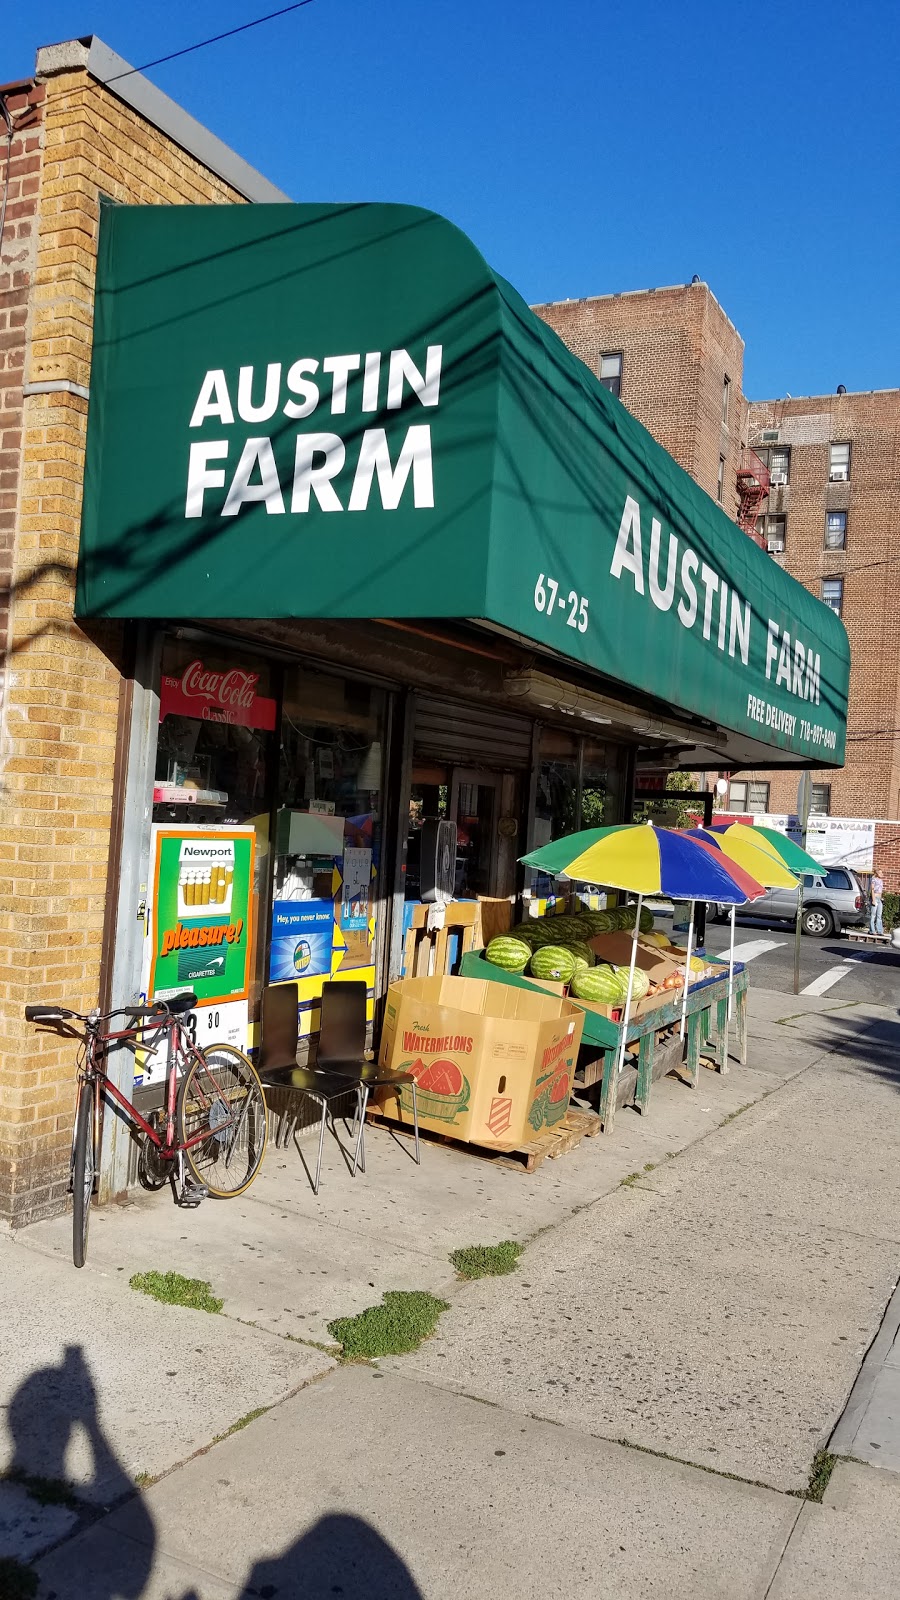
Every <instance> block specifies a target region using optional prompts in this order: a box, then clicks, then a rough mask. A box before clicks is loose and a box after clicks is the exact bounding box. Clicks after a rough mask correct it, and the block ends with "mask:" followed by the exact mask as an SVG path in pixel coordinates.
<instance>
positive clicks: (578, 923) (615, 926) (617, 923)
mask: <svg viewBox="0 0 900 1600" xmlns="http://www.w3.org/2000/svg"><path fill="white" fill-rule="evenodd" d="M633 927H634V906H614V907H612V908H611V909H610V910H609V911H579V912H577V913H572V914H571V915H567V916H558V917H538V918H527V919H526V920H525V921H523V922H519V923H517V924H516V926H515V927H514V928H513V929H512V930H511V932H510V933H508V934H503V935H501V936H500V937H499V938H496V939H492V940H491V942H490V944H489V945H488V947H487V949H486V951H485V956H486V957H487V959H488V961H490V962H492V963H493V965H494V966H496V967H502V968H503V970H504V971H505V972H512V973H516V974H517V975H521V974H522V973H524V972H526V971H527V972H528V973H530V975H531V976H532V977H534V978H542V979H550V980H552V981H553V982H556V983H568V984H571V986H572V992H573V994H575V995H577V997H578V998H579V999H580V1000H597V1001H598V1002H599V1003H600V1004H601V1005H617V1004H619V1002H620V1001H624V999H625V995H626V993H627V988H628V968H627V967H624V968H619V967H612V966H609V965H608V964H605V963H604V964H602V965H600V966H598V965H596V963H597V957H596V956H595V954H594V952H593V950H592V949H591V947H590V943H589V940H591V939H593V938H595V936H596V935H597V934H598V933H614V932H624V931H626V930H628V931H630V930H631V929H632V928H633ZM640 928H641V932H642V933H649V932H651V931H652V928H653V914H652V912H650V911H647V910H645V909H642V910H641V920H640ZM622 971H624V973H625V987H624V988H622V985H621V983H620V981H619V979H618V977H617V976H616V975H617V974H618V973H620V972H622ZM611 975H612V976H611ZM647 981H648V980H647V978H646V974H645V973H643V972H641V971H640V969H637V970H636V972H635V986H634V997H635V999H637V1000H639V999H641V998H642V997H643V995H644V994H646V992H647ZM579 984H580V985H581V987H580V988H579V987H578V985H579ZM641 985H643V988H641ZM582 991H583V992H582ZM593 991H596V993H595V992H593ZM607 991H610V992H609V993H607Z"/></svg>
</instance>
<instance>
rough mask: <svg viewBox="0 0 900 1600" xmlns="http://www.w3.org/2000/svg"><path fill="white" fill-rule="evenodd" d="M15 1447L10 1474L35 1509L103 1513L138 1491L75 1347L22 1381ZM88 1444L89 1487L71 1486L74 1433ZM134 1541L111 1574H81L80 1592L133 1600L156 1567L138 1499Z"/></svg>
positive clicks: (13, 1420) (12, 1415)
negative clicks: (63, 1506)
mask: <svg viewBox="0 0 900 1600" xmlns="http://www.w3.org/2000/svg"><path fill="white" fill-rule="evenodd" d="M7 1424H8V1428H9V1433H10V1439H11V1442H12V1446H13V1450H12V1460H11V1461H10V1464H9V1467H8V1469H7V1474H8V1476H9V1477H10V1478H11V1479H13V1480H14V1481H17V1482H19V1483H20V1484H22V1485H23V1487H24V1488H25V1489H27V1491H28V1493H29V1494H30V1495H31V1497H32V1498H33V1499H34V1501H35V1503H36V1505H38V1506H40V1505H41V1504H44V1505H52V1504H59V1503H60V1501H61V1500H64V1499H66V1497H68V1496H71V1500H72V1502H74V1503H78V1502H88V1501H89V1502H90V1504H91V1505H92V1506H96V1507H97V1508H98V1509H100V1508H103V1509H108V1508H110V1507H111V1506H114V1505H116V1504H117V1503H118V1502H119V1501H121V1500H124V1499H127V1498H128V1497H129V1496H131V1495H135V1487H134V1484H133V1483H132V1481H131V1479H130V1478H129V1477H128V1474H127V1473H126V1472H125V1470H124V1468H123V1467H122V1466H121V1464H120V1462H119V1461H118V1459H117V1457H116V1455H115V1453H114V1451H113V1450H112V1448H111V1446H110V1444H109V1442H108V1440H107V1438H106V1435H105V1434H104V1432H103V1429H102V1427H101V1425H100V1412H99V1406H98V1402H97V1391H96V1389H95V1387H94V1380H93V1377H92V1376H91V1371H90V1368H89V1367H88V1364H87V1362H86V1361H85V1359H84V1353H83V1351H82V1349H81V1346H80V1345H68V1346H67V1347H66V1351H65V1354H64V1356H63V1359H62V1361H61V1362H60V1363H59V1365H58V1366H55V1367H40V1368H38V1370H37V1371H36V1372H33V1373H32V1374H31V1376H30V1377H28V1378H26V1379H25V1380H24V1382H23V1383H21V1384H20V1385H19V1387H18V1389H17V1390H16V1393H15V1394H14V1396H13V1398H12V1401H11V1403H10V1406H9V1411H8V1413H7ZM79 1431H80V1432H82V1433H83V1434H84V1435H85V1437H86V1439H87V1442H88V1444H89V1445H90V1451H91V1458H92V1465H93V1474H94V1476H93V1483H92V1484H88V1485H86V1486H82V1485H79V1486H77V1487H72V1486H70V1482H69V1475H68V1472H67V1457H68V1454H69V1450H70V1447H71V1445H72V1444H73V1442H74V1441H75V1439H76V1438H77V1435H78V1433H79ZM134 1515H135V1517H136V1518H137V1523H136V1526H135V1532H134V1539H135V1540H136V1541H140V1542H132V1540H126V1541H123V1544H124V1545H125V1546H127V1549H124V1550H123V1552H122V1558H121V1559H120V1560H119V1561H118V1563H117V1566H116V1572H115V1577H114V1578H113V1576H112V1575H111V1574H110V1575H108V1576H107V1575H106V1574H104V1573H103V1572H102V1571H99V1570H93V1571H92V1570H84V1569H82V1571H81V1572H79V1574H78V1580H77V1581H78V1592H79V1593H84V1594H85V1595H88V1594H89V1595H90V1597H91V1600H107V1597H108V1600H113V1597H114V1596H115V1597H116V1600H118V1597H119V1596H121V1597H122V1600H138V1597H139V1596H140V1595H141V1594H143V1592H144V1587H145V1584H146V1582H147V1579H148V1577H149V1575H150V1569H151V1567H152V1565H153V1551H154V1547H155V1543H156V1532H155V1529H154V1526H153V1521H152V1519H151V1517H150V1514H149V1512H148V1511H147V1509H146V1507H145V1506H144V1503H143V1501H142V1500H141V1499H140V1497H139V1496H136V1495H135V1511H134Z"/></svg>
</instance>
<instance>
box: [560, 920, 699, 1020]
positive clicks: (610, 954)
mask: <svg viewBox="0 0 900 1600" xmlns="http://www.w3.org/2000/svg"><path fill="white" fill-rule="evenodd" d="M631 938H632V936H631V934H630V933H598V934H597V936H596V938H594V939H590V940H589V941H588V943H589V944H590V947H591V949H592V950H593V952H594V954H595V955H596V956H597V958H598V960H600V961H609V962H611V963H612V964H613V966H616V967H629V966H630V965H631ZM634 964H635V966H636V967H640V968H641V970H642V971H643V972H646V974H647V976H648V978H650V979H651V980H652V982H653V983H662V981H663V979H664V978H668V977H669V976H670V974H671V973H673V972H677V971H678V968H679V967H680V966H683V965H684V962H683V960H681V961H679V960H677V959H676V958H675V957H674V956H672V955H669V954H668V953H667V952H666V951H664V950H661V949H660V947H659V945H656V944H643V943H642V942H641V940H640V939H638V942H637V952H636V955H635V962H634ZM681 994H682V991H681V989H680V988H678V989H665V990H663V991H662V992H661V993H660V994H651V995H646V996H645V998H644V999H643V1000H634V1001H632V1005H631V1013H630V1020H634V1021H638V1020H639V1019H640V1018H641V1017H645V1016H646V1015H647V1014H648V1012H650V1011H658V1010H660V1009H661V1008H662V1007H663V1006H667V1005H670V1004H671V1003H672V1001H673V1000H680V999H681ZM578 1005H580V1006H584V1007H585V1008H586V1009H587V1010H589V1011H594V1012H596V1013H597V1014H598V1016H601V1017H608V1018H609V1019H610V1020H611V1021H612V1022H621V1021H622V1018H623V1017H624V1015H625V1007H624V1005H620V1006H608V1005H606V1006H601V1005H598V1004H596V1003H595V1002H594V1001H591V1000H579V1001H578Z"/></svg>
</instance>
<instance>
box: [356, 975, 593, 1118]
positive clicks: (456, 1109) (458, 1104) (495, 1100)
mask: <svg viewBox="0 0 900 1600" xmlns="http://www.w3.org/2000/svg"><path fill="white" fill-rule="evenodd" d="M582 1027H583V1017H582V1014H581V1011H580V1009H579V1007H578V1006H576V1005H574V1004H572V1003H571V1002H570V1001H568V1000H566V999H564V998H563V997H562V996H558V995H551V994H543V993H541V994H538V993H535V992H534V991H533V990H528V989H518V988H512V987H509V986H507V985H505V984H499V983H489V982H485V981H484V980H482V979H479V978H453V977H435V978H402V979H401V980H400V981H399V982H398V983H393V984H391V987H390V989H389V990H388V994H387V1001H386V1005H385V1015H384V1027H383V1030H382V1035H381V1049H380V1053H379V1058H378V1059H379V1061H380V1063H381V1065H382V1066H387V1067H392V1068H394V1069H395V1070H400V1071H404V1072H412V1073H413V1074H414V1076H415V1078H416V1083H417V1094H418V1102H419V1122H420V1125H421V1126H422V1127H423V1128H431V1129H432V1130H433V1131H434V1132H436V1133H446V1134H449V1135H450V1136H451V1138H454V1139H461V1140H466V1141H469V1142H471V1143H475V1144H496V1145H510V1146H514V1145H518V1144H522V1143H524V1142H525V1141H527V1140H529V1139H533V1138H534V1136H535V1134H537V1133H539V1132H540V1131H541V1129H542V1128H544V1127H546V1126H552V1125H553V1124H555V1123H557V1122H560V1121H561V1120H562V1118H563V1117H564V1116H565V1114H566V1111H567V1110H568V1106H569V1098H570V1096H571V1093H572V1079H573V1078H574V1075H575V1063H576V1061H577V1058H578V1046H579V1044H580V1043H581V1032H582ZM377 1098H378V1101H379V1103H380V1104H381V1106H382V1109H383V1110H384V1112H385V1114H386V1115H387V1116H391V1117H396V1118H397V1119H398V1120H399V1121H401V1122H403V1123H405V1124H409V1123H410V1122H411V1120H412V1094H411V1092H410V1090H409V1089H405V1090H403V1091H402V1093H401V1094H399V1095H398V1094H397V1093H396V1092H395V1091H392V1090H386V1091H379V1092H378V1096H377Z"/></svg>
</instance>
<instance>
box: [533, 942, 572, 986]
mask: <svg viewBox="0 0 900 1600" xmlns="http://www.w3.org/2000/svg"><path fill="white" fill-rule="evenodd" d="M530 971H531V974H532V976H533V977H535V978H552V979H553V981H554V982H555V983H568V982H569V981H570V979H571V978H572V975H573V973H574V971H575V957H574V956H573V955H572V953H571V951H570V950H566V949H565V947H564V946H563V945H561V944H545V945H543V946H542V948H541V949H540V950H535V952H534V955H533V956H532V958H531V967H530Z"/></svg>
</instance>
